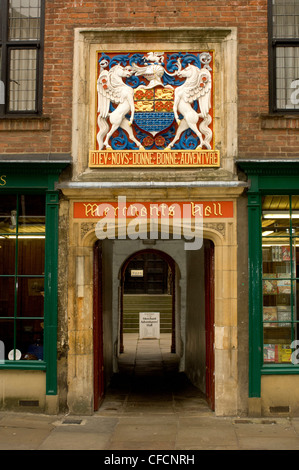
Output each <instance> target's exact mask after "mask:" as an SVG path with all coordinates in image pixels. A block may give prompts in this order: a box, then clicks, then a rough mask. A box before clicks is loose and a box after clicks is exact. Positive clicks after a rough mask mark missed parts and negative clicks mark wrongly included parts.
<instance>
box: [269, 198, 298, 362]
mask: <svg viewBox="0 0 299 470" xmlns="http://www.w3.org/2000/svg"><path fill="white" fill-rule="evenodd" d="M262 255H263V256H262V260H263V268H262V269H263V272H262V275H263V281H262V282H263V338H264V363H292V362H293V356H292V353H293V351H294V349H296V347H295V348H294V343H293V342H294V341H295V340H297V339H298V332H297V330H298V320H299V314H298V311H299V310H298V302H297V298H298V295H297V292H298V288H299V286H298V281H299V278H298V275H299V274H298V267H299V197H298V196H266V197H264V198H263V201H262Z"/></svg>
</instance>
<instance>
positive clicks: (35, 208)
mask: <svg viewBox="0 0 299 470" xmlns="http://www.w3.org/2000/svg"><path fill="white" fill-rule="evenodd" d="M44 270H45V197H44V196H40V195H34V196H33V195H22V194H20V195H17V196H16V195H13V196H10V195H5V196H2V197H1V198H0V340H1V341H3V343H4V347H5V359H6V360H18V359H24V360H42V359H43V330H44V277H45V272H44Z"/></svg>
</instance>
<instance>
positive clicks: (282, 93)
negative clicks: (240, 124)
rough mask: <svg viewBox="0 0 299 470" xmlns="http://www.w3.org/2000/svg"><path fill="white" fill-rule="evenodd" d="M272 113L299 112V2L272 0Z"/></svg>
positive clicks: (270, 7)
mask: <svg viewBox="0 0 299 470" xmlns="http://www.w3.org/2000/svg"><path fill="white" fill-rule="evenodd" d="M269 10H270V12H269V13H270V14H269V44H270V47H269V58H270V107H271V111H274V112H275V111H277V112H286V111H287V112H290V111H291V112H298V111H299V2H298V0H269Z"/></svg>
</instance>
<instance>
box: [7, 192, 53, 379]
mask: <svg viewBox="0 0 299 470" xmlns="http://www.w3.org/2000/svg"><path fill="white" fill-rule="evenodd" d="M3 194H5V196H8V195H12V196H16V200H17V215H16V216H17V218H18V215H19V211H20V196H22V195H24V196H35V197H38V196H43V197H44V209H45V229H44V232H42V233H30V234H29V235H40V234H42V235H43V236H44V237H45V255H44V262H45V263H46V256H47V254H46V241H47V239H46V195H45V192H44V191H42V192H41V191H33V190H31V191H30V190H27V191H24V190H17V191H13V192H12V191H8V192H5V193H3ZM1 196H2V194H1V193H0V197H1ZM17 225H18V224H17ZM22 234H23V233H22V232H21V231H18V229H17V227H16V231H15V234H14V236H15V237H16V243H15V263H16V262H17V261H16V260H17V256H18V248H19V243H20V238H21V237H22ZM0 277H1V278H10V279H13V280H14V297H15V305H14V314H13V316H1V317H0V318H1V319H2V320H11V321H12V322H13V331H14V335H13V336H14V347H13V349H12V350H13V351H14V355H15V351H16V350H17V347H16V346H17V345H16V343H15V341H16V331H17V323H21V321H22V320H27V321H28V320H32V321H34V320H39V321H42V322H44V324H45V310H46V309H45V301H44V306H43V315H42V316H37V317H27V316H18V314H17V298H16V295H17V293H16V284H17V283H19V281H20V280H21V279H24V280H25V279H30V278H39V279H43V283H44V285H45V280H46V276H45V271H44V273H43V274H33V275H30V274H24V273H23V274H20V273H19V272H17V271H16V266H15V271H14V273H13V274H12V273H11V274H2V275H1V276H0ZM45 299H46V301H47V296H46V294H45ZM45 337H46V330H44V333H43V343H44V342H45ZM0 339H1V340H2V341H3V340H4V338H1V337H0ZM4 346H5V341H4ZM7 353H8V351H6V350H5V356H6V357H5V359H4V363H3V364H4V366H5V368H14V367H15V366H17V367H18V368H24V366H25V368H26V369H32V368H34V369H42V370H44V369H45V368H46V359H45V357H43V359H42V360H38V359H34V360H29V361H28V360H26V359H25V360H24V359H20V360H17V359H16V358H15V357H14V359H11V360H9V359H7ZM27 362H31V363H32V364H31V366H32V367H30V366H28V364H27ZM3 364H2V365H3Z"/></svg>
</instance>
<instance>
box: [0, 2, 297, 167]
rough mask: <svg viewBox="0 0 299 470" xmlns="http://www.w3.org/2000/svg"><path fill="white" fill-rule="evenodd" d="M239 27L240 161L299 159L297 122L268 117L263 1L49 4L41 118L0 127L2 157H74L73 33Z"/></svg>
mask: <svg viewBox="0 0 299 470" xmlns="http://www.w3.org/2000/svg"><path fill="white" fill-rule="evenodd" d="M78 27H80V28H85V27H86V28H93V27H97V28H98V27H103V28H134V27H138V28H143V27H146V28H147V29H148V28H152V30H155V28H181V27H186V28H188V27H190V28H191V27H192V28H194V27H197V28H221V27H236V28H237V41H238V57H237V61H238V63H237V70H238V157H239V158H240V157H241V158H242V157H244V158H245V157H249V158H250V157H257V158H258V157H285V156H298V155H299V150H298V148H299V146H298V144H299V140H298V136H299V134H298V119H297V118H291V117H280V118H275V117H273V116H269V114H268V112H269V111H268V110H269V106H268V33H267V0H252V1H251V0H241V1H228V0H218V1H217V2H210V1H209V2H207V1H203V0H200V1H193V0H192V1H191V0H185V1H166V2H160V1H156V0H155V1H152V0H148V1H145V0H142V1H140V0H138V1H135V0H132V1H130V2H123V1H109V2H108V1H84V2H83V1H79V0H66V1H62V0H55V1H53V0H47V1H46V9H45V40H44V80H43V115H42V117H41V118H40V117H39V118H38V117H37V118H32V119H26V118H10V119H2V120H0V149H1V153H17V154H19V153H68V152H71V133H72V88H73V47H74V28H78Z"/></svg>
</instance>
